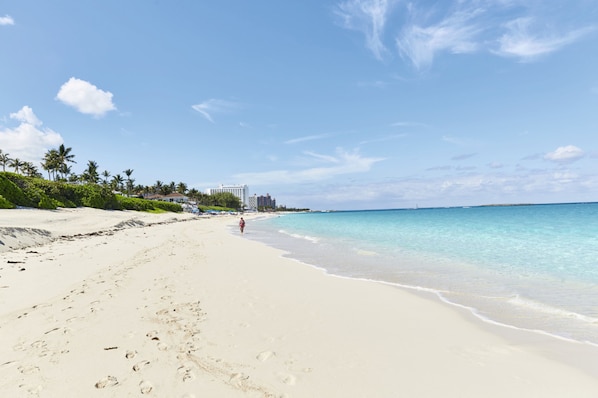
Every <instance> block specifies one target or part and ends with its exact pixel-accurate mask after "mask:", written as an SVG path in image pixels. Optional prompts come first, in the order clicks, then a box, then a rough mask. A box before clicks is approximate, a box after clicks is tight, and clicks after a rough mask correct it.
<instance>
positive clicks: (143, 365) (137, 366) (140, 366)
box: [133, 361, 150, 372]
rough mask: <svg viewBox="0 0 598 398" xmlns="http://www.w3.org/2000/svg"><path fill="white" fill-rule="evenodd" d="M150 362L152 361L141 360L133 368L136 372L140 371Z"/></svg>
mask: <svg viewBox="0 0 598 398" xmlns="http://www.w3.org/2000/svg"><path fill="white" fill-rule="evenodd" d="M149 364H150V361H139V362H137V363H136V364H135V365H133V370H134V371H135V372H139V371H140V370H141V369H142V368H144V367H146V366H147V365H149Z"/></svg>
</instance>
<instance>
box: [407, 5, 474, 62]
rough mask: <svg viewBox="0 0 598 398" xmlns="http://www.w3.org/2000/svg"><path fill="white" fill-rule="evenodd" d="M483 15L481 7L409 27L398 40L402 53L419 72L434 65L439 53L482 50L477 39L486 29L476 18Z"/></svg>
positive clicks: (458, 11)
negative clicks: (435, 56)
mask: <svg viewBox="0 0 598 398" xmlns="http://www.w3.org/2000/svg"><path fill="white" fill-rule="evenodd" d="M481 13H482V10H481V9H478V8H473V9H467V10H457V11H455V12H454V13H451V14H449V15H448V16H446V17H445V18H443V19H442V20H440V21H439V22H437V23H435V24H430V25H427V26H422V25H420V24H418V23H412V24H409V25H407V26H405V27H404V29H403V31H402V32H401V34H400V35H399V36H398V37H397V39H396V44H397V48H398V50H399V54H400V55H401V56H402V57H403V58H405V59H407V60H409V61H410V62H411V63H412V64H413V65H414V66H415V67H416V68H417V69H423V68H427V67H429V66H430V65H431V64H432V62H433V61H434V55H435V54H436V53H438V52H441V51H448V52H450V53H453V54H464V53H471V52H474V51H476V50H478V48H479V44H478V42H477V37H478V36H479V34H480V33H481V32H482V30H483V27H482V26H481V25H480V23H479V21H477V20H476V17H478V16H479V15H480V14H481Z"/></svg>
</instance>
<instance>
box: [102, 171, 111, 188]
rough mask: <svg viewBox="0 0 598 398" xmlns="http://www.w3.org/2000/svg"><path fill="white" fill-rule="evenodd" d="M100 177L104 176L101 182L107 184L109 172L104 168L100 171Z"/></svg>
mask: <svg viewBox="0 0 598 398" xmlns="http://www.w3.org/2000/svg"><path fill="white" fill-rule="evenodd" d="M102 177H104V181H103V182H102V183H103V184H104V185H108V179H109V178H110V172H109V171H108V170H104V171H103V172H102Z"/></svg>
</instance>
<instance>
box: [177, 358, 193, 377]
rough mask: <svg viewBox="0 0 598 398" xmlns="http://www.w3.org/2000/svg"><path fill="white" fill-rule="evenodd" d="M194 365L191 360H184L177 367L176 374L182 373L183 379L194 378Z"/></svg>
mask: <svg viewBox="0 0 598 398" xmlns="http://www.w3.org/2000/svg"><path fill="white" fill-rule="evenodd" d="M194 367H195V365H194V363H193V362H190V361H189V362H185V363H184V364H183V365H181V366H179V368H178V369H177V372H178V374H180V375H182V377H183V381H189V380H193V379H195V373H194V372H193V368H194Z"/></svg>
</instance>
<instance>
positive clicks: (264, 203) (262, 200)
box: [256, 193, 276, 209]
mask: <svg viewBox="0 0 598 398" xmlns="http://www.w3.org/2000/svg"><path fill="white" fill-rule="evenodd" d="M256 200H257V207H258V208H260V207H269V208H272V209H276V199H273V198H271V197H270V194H269V193H267V194H266V196H263V195H260V196H258V197H257V198H256Z"/></svg>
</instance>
